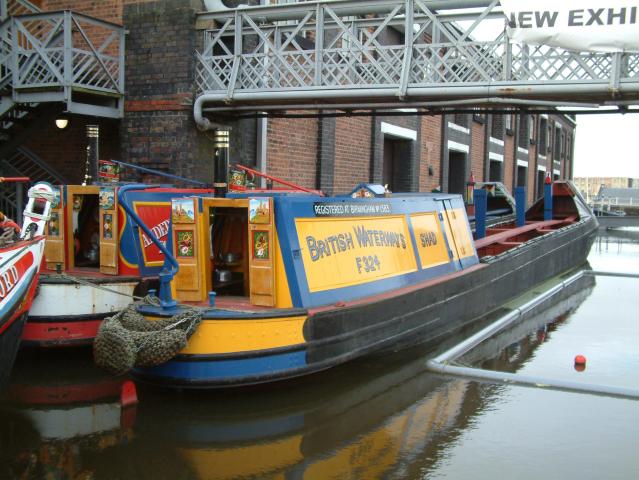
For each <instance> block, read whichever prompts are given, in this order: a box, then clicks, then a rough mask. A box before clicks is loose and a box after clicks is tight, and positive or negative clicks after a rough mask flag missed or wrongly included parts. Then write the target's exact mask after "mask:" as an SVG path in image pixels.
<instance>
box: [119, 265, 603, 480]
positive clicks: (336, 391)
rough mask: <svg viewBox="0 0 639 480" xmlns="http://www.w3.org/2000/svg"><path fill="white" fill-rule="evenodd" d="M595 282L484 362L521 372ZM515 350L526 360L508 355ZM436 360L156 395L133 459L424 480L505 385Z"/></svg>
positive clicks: (580, 285) (556, 301) (550, 305)
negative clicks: (440, 370)
mask: <svg viewBox="0 0 639 480" xmlns="http://www.w3.org/2000/svg"><path fill="white" fill-rule="evenodd" d="M594 282H595V279H594V277H592V276H585V277H584V278H583V279H582V280H580V281H579V282H576V283H575V285H572V286H570V287H567V288H566V289H565V291H562V292H561V293H559V294H558V295H557V296H556V297H553V298H552V300H549V301H547V302H546V303H545V304H543V305H540V307H539V308H537V309H536V310H535V311H534V312H531V313H530V314H528V315H527V317H526V321H525V322H524V323H522V324H519V325H518V326H517V327H515V328H513V329H510V330H508V331H506V332H504V333H503V336H499V337H495V338H494V339H491V340H489V342H488V345H487V348H485V347H482V349H483V352H482V355H484V356H485V357H484V358H488V359H489V361H491V362H492V366H493V367H495V368H501V369H504V370H517V368H518V367H520V366H521V365H523V364H524V363H525V362H526V361H527V360H528V359H529V358H530V357H531V356H532V355H533V354H534V352H535V350H536V348H537V347H538V346H539V345H541V344H542V343H543V342H544V341H546V340H547V339H548V338H549V335H550V333H551V332H552V330H553V328H554V327H555V324H556V322H562V321H563V320H564V319H565V318H566V316H567V315H568V314H569V313H570V312H571V311H572V310H573V309H574V308H575V307H576V306H577V305H579V303H581V302H582V301H583V299H584V298H585V297H586V296H587V295H589V294H590V292H591V290H592V287H593V285H594ZM468 335H469V332H468V331H466V332H464V333H463V335H461V336H458V337H457V338H456V339H454V340H453V341H452V342H458V341H460V340H461V339H463V338H465V337H467V336H468ZM451 345H452V343H451V344H448V345H440V346H439V347H438V350H439V349H444V348H448V347H450V346H451ZM504 347H508V348H507V349H506V351H507V352H510V351H512V350H513V349H516V350H517V351H518V355H512V354H506V355H502V354H499V353H497V352H499V351H500V350H501V349H503V348H504ZM431 354H432V349H430V351H425V350H424V349H423V348H421V347H420V349H419V350H417V349H413V350H412V351H409V352H402V353H401V354H396V355H390V356H387V357H386V358H385V361H383V362H382V361H380V359H379V358H377V359H371V360H367V361H359V362H356V363H354V364H353V365H347V366H345V367H344V368H339V369H336V370H334V371H329V372H325V373H324V374H322V375H320V376H317V377H314V378H313V381H312V382H311V381H308V380H302V381H297V382H295V383H289V384H284V385H283V386H281V387H279V388H277V389H275V390H269V391H266V392H265V391H259V390H258V391H248V392H247V391H245V390H241V391H235V392H231V393H229V392H226V393H224V394H221V393H207V394H205V392H189V391H186V392H183V393H182V394H179V395H178V394H175V393H169V392H165V393H164V394H158V393H157V391H154V392H153V394H154V396H153V397H150V398H142V401H141V403H140V407H139V411H138V421H137V422H136V426H135V431H136V440H135V441H134V442H133V443H132V445H131V448H132V451H131V452H129V453H130V455H131V456H132V457H136V456H137V457H140V456H141V455H136V453H135V451H136V450H137V449H138V448H141V447H142V448H145V449H147V450H148V449H149V448H150V447H149V442H154V444H155V445H156V446H157V450H158V451H162V452H166V454H167V456H169V457H173V458H175V457H176V456H177V457H179V458H180V459H181V462H180V463H179V465H180V466H179V468H180V469H187V471H188V472H189V474H188V478H198V479H212V478H242V477H244V478H289V477H292V478H311V479H312V478H321V479H324V478H418V477H423V476H424V474H425V472H427V471H428V469H429V468H431V467H432V466H433V465H434V464H435V463H436V462H438V461H440V460H442V458H443V456H445V451H446V447H447V446H449V445H450V444H451V443H454V442H455V440H456V438H457V437H458V436H459V435H460V434H461V433H462V432H463V431H464V430H465V429H466V428H467V427H468V426H469V425H470V424H472V422H473V417H475V416H476V415H478V414H479V413H481V412H482V411H483V410H484V409H486V408H490V401H492V400H493V397H494V396H495V395H496V394H497V392H498V391H499V389H501V388H502V387H501V385H491V384H480V383H477V382H473V381H470V380H467V379H450V378H446V377H441V376H436V375H432V374H430V373H428V372H426V370H425V367H424V364H425V358H426V357H427V356H429V355H431ZM475 354H476V353H475ZM383 363H385V365H382V364H383ZM148 393H149V394H150V393H151V392H148ZM162 455H163V454H160V455H159V456H162ZM172 473H173V474H175V475H177V474H178V473H179V472H178V471H174V472H172Z"/></svg>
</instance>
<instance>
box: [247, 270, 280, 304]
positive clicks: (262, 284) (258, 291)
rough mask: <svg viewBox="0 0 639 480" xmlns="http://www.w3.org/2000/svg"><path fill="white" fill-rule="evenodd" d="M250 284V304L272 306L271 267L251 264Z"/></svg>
mask: <svg viewBox="0 0 639 480" xmlns="http://www.w3.org/2000/svg"><path fill="white" fill-rule="evenodd" d="M249 275H250V285H251V304H253V305H264V306H267V307H272V306H274V296H273V287H274V285H273V283H274V282H273V269H272V268H271V267H270V266H268V267H260V266H256V265H251V270H250V272H249Z"/></svg>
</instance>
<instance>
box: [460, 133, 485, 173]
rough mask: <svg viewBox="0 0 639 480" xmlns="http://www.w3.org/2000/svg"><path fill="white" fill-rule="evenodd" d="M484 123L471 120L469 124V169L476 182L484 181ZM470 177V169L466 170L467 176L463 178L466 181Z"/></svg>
mask: <svg viewBox="0 0 639 480" xmlns="http://www.w3.org/2000/svg"><path fill="white" fill-rule="evenodd" d="M485 131H486V130H485V123H479V122H476V121H473V122H472V125H471V145H470V170H471V171H472V173H473V176H474V177H475V181H476V182H483V181H484V177H485V175H484V170H485V168H484V164H485V162H484V158H485V155H486V133H485ZM469 178H470V171H469V172H468V178H466V179H464V181H465V182H468V180H469Z"/></svg>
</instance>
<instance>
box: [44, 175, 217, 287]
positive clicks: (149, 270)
mask: <svg viewBox="0 0 639 480" xmlns="http://www.w3.org/2000/svg"><path fill="white" fill-rule="evenodd" d="M119 188H120V185H117V184H116V185H113V184H104V185H62V186H57V187H54V190H55V194H56V200H55V201H54V203H53V205H52V209H51V217H50V220H49V221H48V223H47V231H46V235H47V242H46V246H45V258H46V269H47V270H50V271H74V272H82V273H88V274H92V273H95V274H104V275H134V276H139V275H147V274H153V273H154V272H155V273H156V272H157V270H158V269H159V268H160V267H161V266H162V264H163V262H164V256H163V255H162V252H160V250H159V249H158V247H157V246H155V245H154V244H153V242H151V241H150V240H149V239H148V238H147V237H146V235H145V234H144V233H141V232H138V229H137V228H134V227H133V226H132V222H131V221H130V219H129V218H128V217H127V215H126V214H125V213H124V212H123V210H122V209H121V208H119V205H118V195H117V192H118V189H119ZM209 192H210V190H207V189H181V188H174V187H171V186H168V185H163V186H158V187H157V188H153V189H149V190H139V191H132V192H130V195H129V197H128V198H130V202H131V206H132V208H133V209H134V211H135V212H136V213H137V214H138V215H139V216H140V217H141V218H143V219H144V221H145V222H146V223H147V224H148V225H150V227H151V228H152V229H153V231H154V232H156V233H157V234H158V236H159V237H160V238H161V239H162V240H163V241H166V239H167V237H168V231H169V218H170V216H171V198H175V197H179V196H184V195H193V194H197V193H200V194H206V193H209Z"/></svg>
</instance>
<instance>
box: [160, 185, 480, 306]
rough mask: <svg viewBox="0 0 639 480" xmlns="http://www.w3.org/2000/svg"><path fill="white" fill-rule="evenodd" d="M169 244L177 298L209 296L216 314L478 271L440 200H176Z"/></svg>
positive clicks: (239, 196) (460, 216) (247, 196)
mask: <svg viewBox="0 0 639 480" xmlns="http://www.w3.org/2000/svg"><path fill="white" fill-rule="evenodd" d="M357 191H358V192H361V191H362V189H361V187H360V188H359V190H357ZM171 242H172V252H173V255H174V256H175V259H176V261H177V263H178V265H179V270H178V272H177V274H176V276H175V277H174V279H173V282H172V291H173V294H174V295H175V297H176V298H177V299H178V300H179V301H182V302H184V301H188V302H195V303H208V302H209V301H210V295H209V292H215V299H216V300H215V301H220V302H221V303H220V304H219V306H220V308H223V305H224V304H227V305H229V306H230V305H231V304H232V306H234V307H237V306H238V305H242V306H245V307H247V308H249V307H275V308H289V307H304V308H307V307H312V306H320V305H325V304H330V303H334V302H336V301H337V300H338V299H339V300H340V301H348V300H352V299H356V298H360V297H364V296H370V295H371V294H374V293H376V292H378V293H382V292H385V291H388V290H389V289H393V288H400V287H402V286H408V285H411V284H412V283H414V282H416V281H419V280H423V279H428V278H435V277H436V276H438V275H441V274H443V273H450V272H455V271H457V270H461V269H463V268H467V267H468V266H471V265H474V264H476V263H477V262H478V260H477V256H476V252H475V249H474V246H473V240H472V234H471V231H470V228H469V224H468V219H467V217H466V213H465V210H464V205H463V202H462V200H461V198H460V197H459V196H456V195H447V194H430V195H423V194H422V195H404V196H402V195H399V196H394V195H392V194H389V193H384V194H381V195H379V196H377V198H372V197H371V196H368V195H354V196H350V195H349V196H344V197H321V196H317V195H313V194H307V193H268V192H264V191H262V192H250V191H247V192H245V193H231V194H229V195H227V197H193V198H179V199H173V201H172V234H171Z"/></svg>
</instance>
